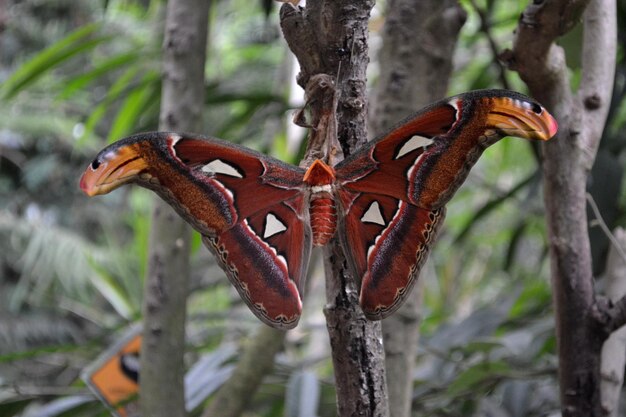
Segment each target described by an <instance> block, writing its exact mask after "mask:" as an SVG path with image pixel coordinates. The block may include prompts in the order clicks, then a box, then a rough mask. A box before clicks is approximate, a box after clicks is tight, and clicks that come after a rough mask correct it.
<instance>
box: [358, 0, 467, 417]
mask: <svg viewBox="0 0 626 417" xmlns="http://www.w3.org/2000/svg"><path fill="white" fill-rule="evenodd" d="M465 18H466V13H465V11H464V10H463V8H462V7H461V6H460V5H459V4H458V2H457V1H456V0H443V1H442V0H427V1H422V0H391V1H390V2H389V3H388V11H387V18H386V21H385V27H384V30H383V35H382V37H383V39H382V41H383V45H382V47H381V49H380V54H379V59H378V61H379V62H380V77H379V81H378V84H377V86H376V89H375V91H374V99H373V100H372V106H371V111H370V119H369V120H370V126H371V127H372V130H373V133H374V135H377V134H379V133H381V132H382V131H384V130H385V129H387V128H389V127H391V126H392V125H393V124H394V123H396V122H397V121H399V120H402V118H404V117H405V116H407V115H408V114H410V113H411V112H413V111H415V110H417V109H419V108H421V107H423V106H424V105H426V104H428V103H431V102H433V101H435V100H438V99H440V98H442V97H444V96H445V95H446V93H447V90H448V80H449V77H450V74H451V72H452V57H453V54H454V49H455V45H456V41H457V38H458V33H459V30H460V29H461V27H462V26H463V23H464V22H465ZM423 271H424V272H425V271H428V268H426V267H425V268H423ZM424 272H422V274H423V273H424ZM423 282H424V279H423V277H420V279H419V281H418V285H416V286H415V287H414V288H413V293H412V294H411V296H410V297H409V298H407V300H406V302H405V303H404V305H403V306H402V307H400V309H399V310H398V311H397V312H396V313H395V314H394V315H392V316H391V317H389V318H387V319H386V320H384V321H383V323H382V327H383V341H384V349H385V367H386V373H387V376H388V377H387V391H388V393H389V414H390V415H391V416H392V417H403V416H406V417H408V416H410V414H411V399H412V392H413V367H414V364H415V354H416V351H417V343H418V337H419V323H420V319H421V317H420V310H421V306H422V288H423V287H422V283H423Z"/></svg>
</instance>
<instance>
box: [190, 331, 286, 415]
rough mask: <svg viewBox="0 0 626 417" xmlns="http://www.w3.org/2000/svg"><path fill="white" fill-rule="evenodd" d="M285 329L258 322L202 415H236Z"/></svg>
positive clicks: (271, 362)
mask: <svg viewBox="0 0 626 417" xmlns="http://www.w3.org/2000/svg"><path fill="white" fill-rule="evenodd" d="M285 334H286V332H285V331H283V330H277V329H273V328H271V327H268V326H265V325H262V326H260V327H259V330H258V332H257V334H256V335H255V336H254V337H253V338H252V339H251V340H250V341H249V343H247V344H246V345H245V347H244V350H243V353H242V354H241V358H240V359H239V361H238V362H237V367H236V368H235V370H234V372H233V374H232V376H231V377H230V378H229V379H228V382H226V383H225V384H224V385H223V386H222V387H221V388H220V390H219V392H218V393H217V395H216V396H215V398H214V399H213V401H212V402H211V404H210V405H209V406H208V407H207V408H206V410H205V411H204V413H202V417H237V416H240V415H241V414H242V413H243V412H244V411H245V409H246V407H247V406H248V404H250V402H251V401H252V399H253V398H254V393H255V392H256V391H257V389H258V387H259V385H260V384H261V381H262V380H263V377H265V375H267V374H268V373H269V372H270V371H271V370H272V368H273V367H274V356H275V355H276V353H277V352H278V351H280V349H281V348H282V346H283V344H284V341H285Z"/></svg>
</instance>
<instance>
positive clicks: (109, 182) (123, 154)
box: [80, 145, 148, 197]
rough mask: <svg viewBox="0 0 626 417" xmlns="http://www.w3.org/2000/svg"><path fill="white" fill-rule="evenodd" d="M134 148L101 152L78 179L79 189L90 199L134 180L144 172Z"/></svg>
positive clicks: (141, 159) (144, 167)
mask: <svg viewBox="0 0 626 417" xmlns="http://www.w3.org/2000/svg"><path fill="white" fill-rule="evenodd" d="M136 146H138V145H135V146H132V145H129V146H124V147H121V148H118V149H113V150H109V151H107V150H105V151H102V152H101V153H100V154H99V155H98V156H97V157H96V159H95V160H94V161H93V162H92V163H91V164H90V165H89V166H88V167H87V169H86V170H85V172H84V173H83V176H82V177H81V179H80V188H81V190H83V192H84V193H85V194H87V195H88V196H90V197H93V196H95V195H100V194H106V193H108V192H110V191H113V190H114V189H116V188H118V187H120V186H122V185H124V184H126V183H128V182H130V181H132V180H134V179H135V178H136V177H137V176H138V175H140V174H141V173H142V172H144V171H145V170H146V168H147V167H148V165H147V164H146V162H145V161H144V160H143V158H142V157H141V155H140V154H139V152H138V150H137V149H135V148H136Z"/></svg>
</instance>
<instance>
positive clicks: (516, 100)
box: [487, 95, 558, 140]
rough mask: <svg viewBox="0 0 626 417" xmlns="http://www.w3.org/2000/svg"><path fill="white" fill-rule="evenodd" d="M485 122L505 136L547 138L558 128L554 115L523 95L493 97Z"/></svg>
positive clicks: (534, 138)
mask: <svg viewBox="0 0 626 417" xmlns="http://www.w3.org/2000/svg"><path fill="white" fill-rule="evenodd" d="M491 100H492V105H491V111H490V112H489V115H488V116H487V124H488V125H489V126H492V127H493V128H495V129H496V130H498V131H500V132H502V133H503V134H505V135H507V136H517V137H520V138H525V139H533V140H548V139H550V138H551V137H552V136H554V135H555V134H556V132H557V130H558V124H557V122H556V120H555V119H554V117H552V115H551V114H550V113H548V111H547V110H546V109H545V108H544V107H543V106H542V105H541V104H539V103H537V102H535V101H532V100H530V99H528V98H527V97H524V96H521V95H520V96H519V97H518V96H513V97H506V96H505V97H493V98H492V99H491Z"/></svg>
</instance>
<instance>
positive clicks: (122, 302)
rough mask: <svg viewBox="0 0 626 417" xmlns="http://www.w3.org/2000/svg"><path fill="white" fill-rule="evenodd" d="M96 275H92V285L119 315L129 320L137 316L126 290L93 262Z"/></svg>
mask: <svg viewBox="0 0 626 417" xmlns="http://www.w3.org/2000/svg"><path fill="white" fill-rule="evenodd" d="M91 266H92V268H93V270H94V274H92V275H91V283H92V284H93V285H94V287H96V289H97V290H98V291H99V292H100V294H102V296H103V297H104V298H105V299H106V300H107V301H108V302H109V304H111V306H112V307H113V308H114V309H115V311H117V312H118V314H119V315H120V316H122V317H124V318H125V319H127V320H130V319H132V318H133V317H134V316H135V313H136V311H135V310H136V309H135V308H134V307H133V305H132V302H131V301H130V300H129V298H128V296H127V294H126V293H125V291H124V288H123V287H122V285H120V283H118V282H116V280H115V279H114V278H113V277H112V276H111V275H110V274H109V273H108V272H106V271H105V270H104V269H103V268H102V267H100V266H99V265H97V264H96V263H95V262H91Z"/></svg>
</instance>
